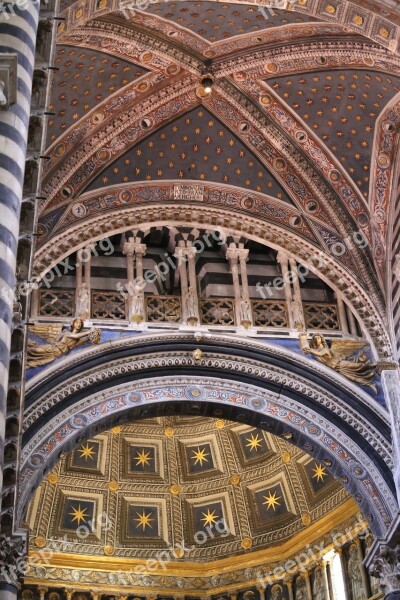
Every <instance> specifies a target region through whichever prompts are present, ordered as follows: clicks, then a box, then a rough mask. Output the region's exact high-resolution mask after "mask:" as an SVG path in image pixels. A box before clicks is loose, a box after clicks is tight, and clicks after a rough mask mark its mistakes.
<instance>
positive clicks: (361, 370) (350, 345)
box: [300, 333, 377, 392]
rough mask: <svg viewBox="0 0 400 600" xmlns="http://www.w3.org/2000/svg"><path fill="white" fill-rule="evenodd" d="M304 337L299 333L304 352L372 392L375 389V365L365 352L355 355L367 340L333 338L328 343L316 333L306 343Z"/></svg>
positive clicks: (304, 335)
mask: <svg viewBox="0 0 400 600" xmlns="http://www.w3.org/2000/svg"><path fill="white" fill-rule="evenodd" d="M306 338H307V334H300V348H301V349H302V351H303V352H304V354H312V355H313V356H315V357H316V358H317V359H318V360H319V361H320V362H322V363H323V364H324V365H326V366H327V367H330V368H331V369H333V370H334V371H337V372H338V373H340V374H341V375H343V376H344V377H346V378H347V379H350V381H354V382H355V383H358V384H359V385H366V386H368V387H370V388H371V389H372V390H373V391H374V392H376V391H377V389H376V386H375V384H374V383H373V380H374V377H375V370H376V365H374V364H373V363H372V362H371V361H370V360H369V358H368V356H367V355H366V354H365V352H361V353H360V354H358V355H355V352H357V351H358V350H362V349H363V348H365V346H367V342H365V341H362V340H361V341H360V340H341V339H335V340H331V341H330V342H329V345H328V342H327V341H326V339H325V338H324V336H323V335H320V334H318V333H316V334H315V335H313V337H312V338H311V340H310V343H309V344H308V342H307V340H306Z"/></svg>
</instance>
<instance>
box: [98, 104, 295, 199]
mask: <svg viewBox="0 0 400 600" xmlns="http://www.w3.org/2000/svg"><path fill="white" fill-rule="evenodd" d="M157 179H195V180H207V181H214V182H216V183H225V184H226V183H227V184H231V185H235V186H238V187H241V188H244V189H252V190H254V191H258V192H262V193H265V194H268V195H270V196H273V197H275V198H279V199H282V200H286V201H287V202H290V199H289V197H288V195H287V194H286V192H285V191H284V190H283V188H282V187H281V186H280V185H279V184H278V183H277V182H276V180H275V179H274V177H273V176H272V175H271V174H270V173H269V172H268V170H267V169H266V168H265V167H264V166H263V165H262V164H261V162H260V161H259V160H258V158H256V157H255V156H254V155H253V154H252V153H251V152H250V151H249V150H248V149H247V148H246V147H245V146H244V144H242V142H241V141H240V140H239V139H238V138H237V137H236V136H235V135H234V134H232V132H231V131H229V130H228V129H227V128H226V127H225V126H224V125H223V124H222V123H221V122H220V121H219V120H218V119H216V118H215V117H214V116H213V115H212V114H211V113H210V112H209V111H207V110H206V109H205V108H203V107H202V108H200V109H199V108H196V109H193V110H191V111H190V112H188V113H187V114H186V115H184V116H182V117H180V118H178V119H177V120H176V121H174V122H173V123H171V124H169V125H167V126H166V127H163V128H162V129H161V130H160V131H158V132H157V133H155V134H154V135H152V136H151V137H150V138H148V139H146V140H144V141H143V142H141V143H140V144H138V145H137V146H135V147H134V148H132V149H130V150H128V151H127V152H126V153H125V154H124V155H123V156H121V157H120V158H118V159H117V160H116V161H115V162H114V163H113V164H112V165H110V166H109V167H107V168H106V170H105V171H103V172H102V173H101V174H100V175H99V176H98V177H97V179H95V180H94V182H93V183H92V184H91V185H90V186H89V188H88V190H95V189H97V188H100V187H103V186H110V185H115V184H118V183H126V182H128V181H143V180H144V181H151V180H157Z"/></svg>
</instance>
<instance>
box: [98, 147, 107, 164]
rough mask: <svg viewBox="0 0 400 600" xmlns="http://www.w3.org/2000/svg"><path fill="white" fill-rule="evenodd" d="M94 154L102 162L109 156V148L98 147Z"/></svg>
mask: <svg viewBox="0 0 400 600" xmlns="http://www.w3.org/2000/svg"><path fill="white" fill-rule="evenodd" d="M96 156H97V158H98V160H101V161H102V162H104V161H106V160H108V159H109V158H110V157H111V152H110V151H109V150H107V148H100V150H98V151H97V152H96Z"/></svg>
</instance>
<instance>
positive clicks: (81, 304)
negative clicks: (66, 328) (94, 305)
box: [76, 283, 90, 320]
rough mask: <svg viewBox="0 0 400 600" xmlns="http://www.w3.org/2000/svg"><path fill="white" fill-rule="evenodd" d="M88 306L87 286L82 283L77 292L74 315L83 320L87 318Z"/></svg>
mask: <svg viewBox="0 0 400 600" xmlns="http://www.w3.org/2000/svg"><path fill="white" fill-rule="evenodd" d="M89 305H90V296H89V290H88V286H87V284H86V283H82V287H81V289H80V290H79V292H78V305H77V307H76V313H77V315H78V317H80V318H81V319H83V320H85V319H88V318H89Z"/></svg>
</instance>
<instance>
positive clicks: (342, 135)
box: [267, 70, 400, 198]
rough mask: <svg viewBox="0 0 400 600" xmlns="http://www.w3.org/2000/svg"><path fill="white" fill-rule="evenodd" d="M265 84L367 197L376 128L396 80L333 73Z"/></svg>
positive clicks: (398, 84)
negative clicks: (300, 120)
mask: <svg viewBox="0 0 400 600" xmlns="http://www.w3.org/2000/svg"><path fill="white" fill-rule="evenodd" d="M267 83H268V85H270V86H271V87H272V89H273V90H274V91H275V92H276V93H277V94H278V95H279V96H280V97H281V98H282V99H283V100H284V101H285V102H286V103H287V104H288V105H289V106H290V108H291V109H293V110H294V111H295V112H296V113H297V114H298V116H299V117H300V118H301V119H302V120H303V121H305V123H306V124H307V125H308V127H310V128H311V129H312V131H313V132H314V133H315V134H316V135H317V136H318V137H319V138H320V139H321V140H322V141H323V142H324V144H325V145H326V146H327V147H328V148H329V150H330V151H331V152H332V153H333V154H334V155H335V157H336V158H337V159H338V160H339V161H340V162H341V163H342V165H343V167H344V168H345V169H346V171H347V172H348V173H349V174H350V176H351V178H352V179H353V181H354V183H355V184H356V185H357V187H358V188H359V189H360V190H361V192H362V194H363V196H364V197H365V198H367V197H368V190H369V182H370V163H371V152H372V145H373V139H374V130H375V123H376V120H377V118H378V116H379V114H380V112H381V111H382V110H383V109H384V107H385V106H386V104H387V103H388V102H389V101H390V100H391V99H392V98H393V96H395V94H397V93H398V92H399V91H400V77H394V76H388V75H385V74H382V73H378V72H375V73H374V72H371V71H366V70H365V71H364V70H346V71H342V70H336V71H333V70H332V71H329V72H326V71H317V72H314V73H306V74H301V75H290V76H285V77H274V78H273V79H268V80H267Z"/></svg>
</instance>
